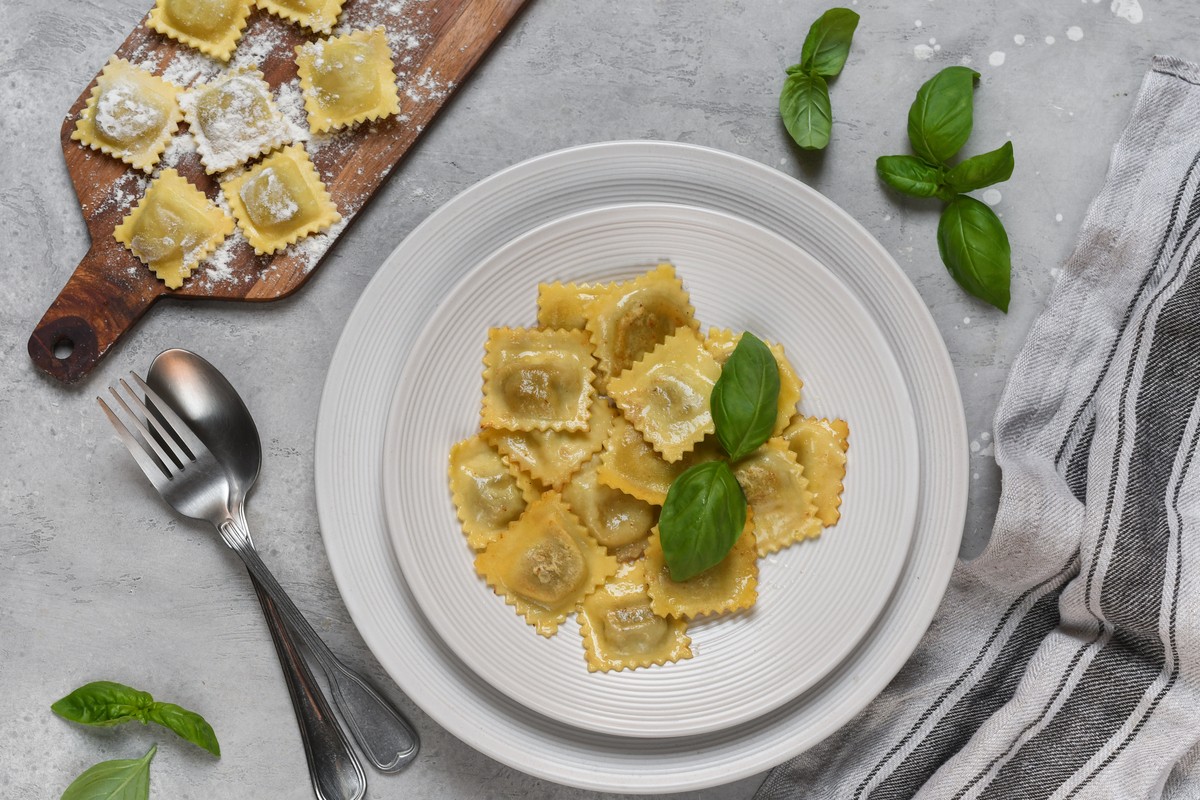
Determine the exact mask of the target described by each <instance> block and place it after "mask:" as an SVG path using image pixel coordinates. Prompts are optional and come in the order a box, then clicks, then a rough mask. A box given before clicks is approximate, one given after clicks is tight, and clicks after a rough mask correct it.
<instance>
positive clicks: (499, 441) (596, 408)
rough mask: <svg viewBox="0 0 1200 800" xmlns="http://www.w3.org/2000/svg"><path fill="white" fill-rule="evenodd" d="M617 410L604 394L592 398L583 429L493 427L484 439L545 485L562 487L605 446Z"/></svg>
mask: <svg viewBox="0 0 1200 800" xmlns="http://www.w3.org/2000/svg"><path fill="white" fill-rule="evenodd" d="M616 413H617V412H616V411H614V410H613V407H612V406H611V405H609V402H608V401H607V400H605V399H604V398H603V397H597V398H596V399H595V400H593V401H592V410H591V414H590V416H589V417H588V429H587V430H586V431H506V430H504V429H502V428H494V429H492V430H489V431H487V434H486V435H487V439H488V441H490V442H492V443H493V444H494V445H495V446H496V448H497V449H498V450H499V451H500V452H501V453H503V454H504V455H506V456H508V457H509V458H510V459H511V460H512V461H513V462H514V463H515V464H516V465H517V466H519V467H520V468H521V469H522V470H524V471H525V472H527V473H529V475H530V476H531V477H533V478H534V479H536V480H537V481H539V482H540V483H541V484H542V485H544V486H549V487H551V488H553V489H561V488H562V487H563V484H565V483H566V482H567V481H568V480H570V479H571V476H572V475H574V474H575V472H576V470H578V469H579V467H580V466H581V465H583V463H584V462H585V461H587V460H588V459H589V458H591V457H592V454H593V453H596V452H598V451H599V450H600V448H601V447H602V446H603V445H604V440H605V439H606V438H607V437H608V430H609V428H610V427H612V421H613V417H615V416H616Z"/></svg>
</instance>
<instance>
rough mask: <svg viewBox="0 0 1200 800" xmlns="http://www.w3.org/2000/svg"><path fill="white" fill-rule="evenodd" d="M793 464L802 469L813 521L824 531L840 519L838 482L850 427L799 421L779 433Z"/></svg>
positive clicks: (841, 422) (843, 471)
mask: <svg viewBox="0 0 1200 800" xmlns="http://www.w3.org/2000/svg"><path fill="white" fill-rule="evenodd" d="M783 438H784V439H786V440H787V443H788V447H790V448H791V449H792V452H793V453H795V454H796V461H797V462H798V463H799V464H800V466H801V467H803V468H804V475H805V477H807V478H808V488H809V491H811V492H812V496H813V503H815V504H816V506H817V517H818V519H820V520H821V524H822V525H824V526H825V527H826V528H828V527H830V526H831V525H836V524H837V521H838V520H839V519H840V518H841V515H842V514H841V510H840V509H841V505H842V488H843V487H842V481H843V480H844V479H845V477H846V450H847V449H848V448H849V446H850V441H849V440H850V427H849V426H848V425H846V422H845V421H844V420H840V419H834V420H828V419H817V418H816V417H800V418H798V419H797V420H796V421H795V422H794V423H792V425H791V426H790V427H789V428H788V429H787V430H786V431H784V432H783Z"/></svg>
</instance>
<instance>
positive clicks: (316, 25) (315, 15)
mask: <svg viewBox="0 0 1200 800" xmlns="http://www.w3.org/2000/svg"><path fill="white" fill-rule="evenodd" d="M344 2H345V0H257V2H256V4H257V5H258V7H259V8H261V9H262V10H264V11H269V12H271V13H272V14H274V15H275V16H277V17H280V18H282V19H286V20H288V21H289V22H294V23H296V24H297V25H300V26H302V27H305V28H308V29H309V30H310V31H312V32H313V33H325V34H328V33H330V32H332V31H333V26H334V23H336V22H337V18H338V14H340V13H342V5H343V3H344Z"/></svg>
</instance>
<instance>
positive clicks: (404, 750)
mask: <svg viewBox="0 0 1200 800" xmlns="http://www.w3.org/2000/svg"><path fill="white" fill-rule="evenodd" d="M218 527H219V529H220V531H221V538H222V539H224V540H225V544H227V545H229V547H230V549H232V550H233V551H234V552H235V553H237V554H238V556H239V557H240V558H241V559H242V562H243V563H244V564H245V565H246V568H247V569H249V570H250V574H251V575H252V576H254V577H255V578H257V579H258V581H259V582H260V583H261V584H262V587H263V590H264V591H265V592H266V593H267V595H268V596H269V597H270V598H271V600H272V601H273V602H274V604H275V607H276V610H277V611H278V612H279V615H280V617H282V618H283V621H284V623H285V624H286V625H287V627H288V629H289V630H290V631H291V632H292V633H293V634H294V635H295V636H296V638H297V639H299V640H300V643H301V644H302V645H304V647H305V648H306V649H307V650H308V652H309V653H310V654H311V655H312V656H313V658H315V659H316V660H317V663H319V664H320V665H321V668H322V669H323V670H324V671H325V677H326V678H327V679H328V681H329V686H330V688H331V689H332V693H333V702H334V704H335V705H336V706H337V709H338V711H340V712H341V715H342V719H344V720H345V721H346V724H347V725H348V726H349V728H350V733H351V734H353V736H354V740H355V741H356V742H358V744H359V746H360V747H361V748H362V749H363V752H364V753H365V754H366V756H367V759H368V760H369V761H370V762H371V764H372V766H374V767H375V768H376V769H378V770H379V771H381V772H398V771H400V770H401V769H403V768H404V767H406V766H408V764H409V763H411V762H412V760H413V759H414V758H416V756H417V751H418V750H419V749H420V740H419V739H418V738H417V732H416V731H415V730H413V728H412V726H411V725H410V724H409V723H408V720H406V719H404V717H403V716H402V715H401V714H400V712H399V711H398V710H397V709H396V708H395V706H393V705H392V704H391V703H390V702H388V701H387V700H386V699H385V698H384V697H383V696H382V695H380V694H379V693H378V692H377V691H376V690H375V689H374V688H373V687H372V686H371V684H370V683H368V682H367V680H366V679H365V678H363V677H362V676H361V675H359V674H358V673H357V672H355V671H354V670H352V669H350V668H349V667H347V666H346V665H345V664H343V663H342V662H341V660H340V659H338V657H337V656H335V655H334V654H333V652H332V651H331V650H330V649H329V648H328V647H327V646H326V645H325V642H324V641H322V640H321V637H320V636H318V635H317V632H316V631H315V630H313V627H312V625H310V624H309V622H308V620H307V619H305V617H304V615H303V614H302V613H300V609H298V608H296V604H295V603H293V602H292V600H291V598H290V597H288V594H287V592H285V591H284V590H283V587H282V586H280V585H279V582H278V581H277V580H275V576H274V575H272V574H271V571H270V570H269V569H267V565H266V564H264V563H263V560H262V559H261V558H260V557H259V555H258V551H257V550H255V549H254V545H253V543H252V542H251V541H250V537H249V535H248V534H247V533H246V532H245V531H244V529H241V528H239V527H238V526H237V525H236V524H235V523H234V522H233V521H232V520H230V521H227V522H224V523H222V524H221V525H220V526H218Z"/></svg>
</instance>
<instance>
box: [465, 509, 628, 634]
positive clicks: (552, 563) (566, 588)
mask: <svg viewBox="0 0 1200 800" xmlns="http://www.w3.org/2000/svg"><path fill="white" fill-rule="evenodd" d="M475 571H476V572H478V573H479V575H480V577H482V578H483V579H484V580H485V581H487V583H488V585H489V586H491V587H492V589H493V591H495V592H496V594H498V595H500V596H501V597H503V598H504V602H506V603H508V604H509V605H511V606H513V607H514V608H516V611H517V613H518V614H520V615H521V616H522V617H524V618H525V621H526V622H528V623H529V624H530V625H532V626H533V627H534V629H535V630H536V631H537V632H538V633H540V634H541V635H542V636H553V635H554V634H555V633H557V632H558V626H559V625H560V624H561V623H562V622H563V620H565V619H566V618H567V616H568V615H569V614H570V613H571V612H572V611H574V610H575V608H576V607H577V606H578V605H579V602H580V601H581V600H583V598H584V597H586V596H587V595H589V594H590V593H591V592H592V591H593V590H594V589H595V588H596V587H597V586H600V585H601V584H603V583H604V582H605V581H606V580H607V579H608V578H609V576H610V575H613V574H614V573H615V572H616V571H617V560H616V559H615V558H613V557H612V556H610V555H609V554H608V553H606V552H605V551H604V548H603V547H601V546H600V545H599V544H597V543H596V542H595V541H594V540H593V539H592V538H591V536H589V535H588V532H587V530H586V529H585V528H584V527H583V525H581V524H580V522H579V520H578V519H576V518H575V515H574V514H572V513H571V509H569V508H568V507H567V505H566V503H564V502H563V501H562V498H561V497H560V496H559V495H558V493H557V492H554V491H549V492H546V493H545V494H544V495H542V496H541V497H540V498H539V499H537V500H535V501H534V502H533V503H532V504H530V506H529V507H528V508H527V509H525V513H524V514H522V515H521V517H520V518H519V519H517V520H516V521H515V522H513V523H511V524H510V525H509V526H508V528H507V529H506V530H505V531H504V533H502V534H500V537H499V538H498V539H496V540H495V541H493V542H492V543H491V544H489V545H488V546H487V548H486V549H485V550H484V551H483V552H482V553H480V554H479V555H477V556H476V557H475Z"/></svg>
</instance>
